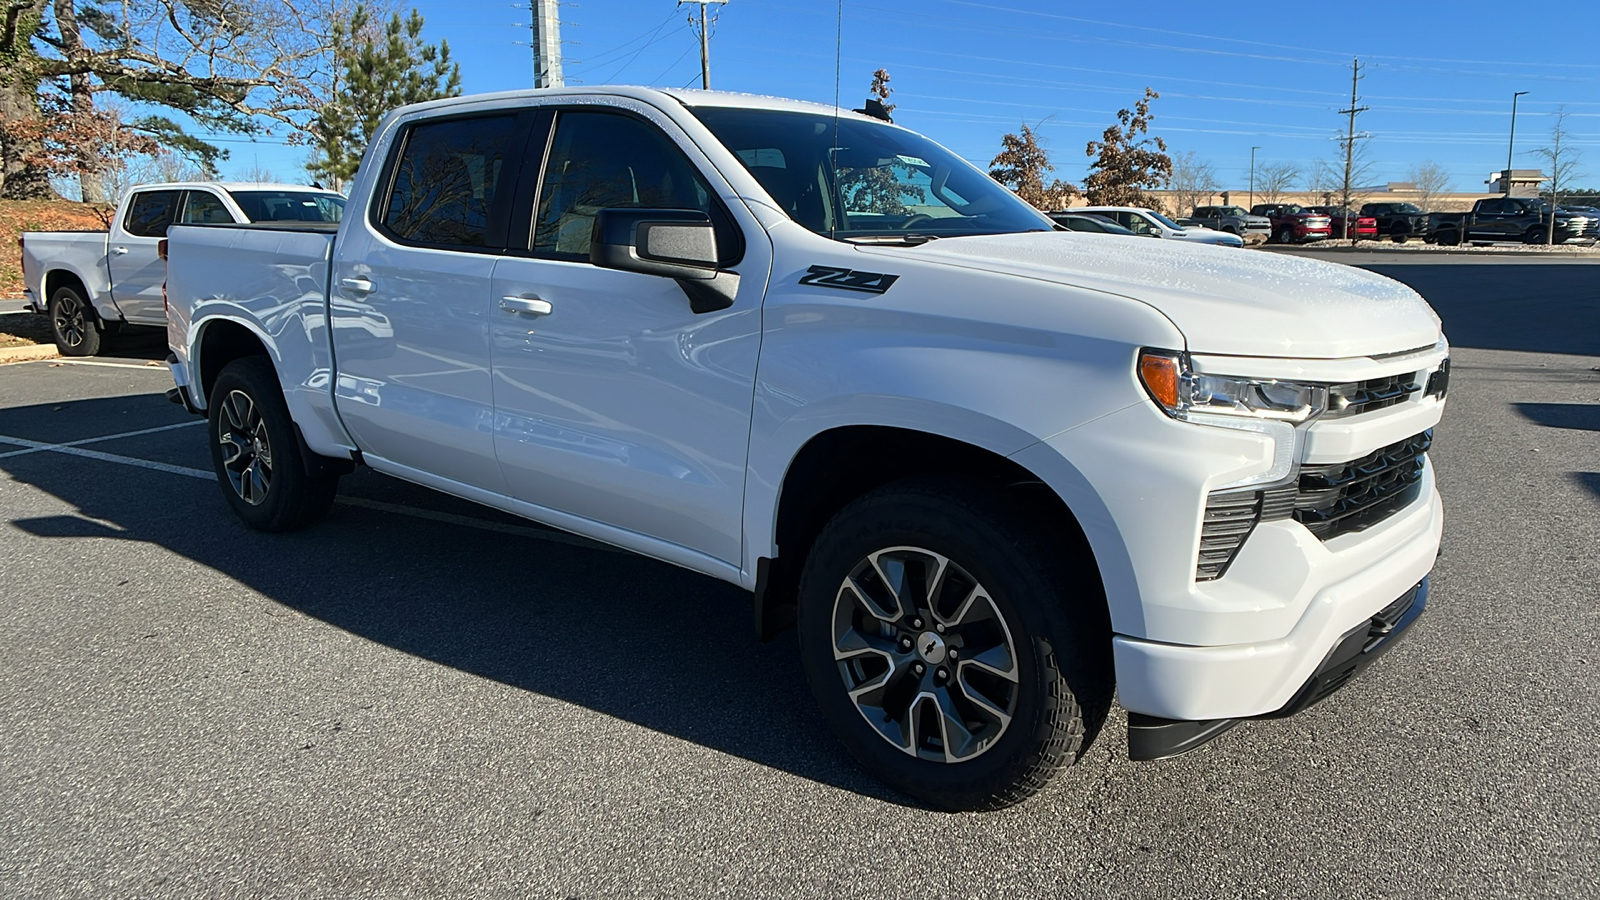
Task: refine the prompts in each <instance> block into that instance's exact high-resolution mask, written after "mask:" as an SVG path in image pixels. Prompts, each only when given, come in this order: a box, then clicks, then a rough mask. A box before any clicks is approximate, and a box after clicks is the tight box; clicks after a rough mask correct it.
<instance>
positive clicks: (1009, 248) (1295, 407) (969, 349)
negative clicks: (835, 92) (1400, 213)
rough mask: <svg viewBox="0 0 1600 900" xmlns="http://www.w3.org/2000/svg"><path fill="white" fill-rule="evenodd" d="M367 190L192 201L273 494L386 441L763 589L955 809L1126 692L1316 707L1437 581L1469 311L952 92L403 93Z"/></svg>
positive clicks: (198, 397)
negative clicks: (304, 217)
mask: <svg viewBox="0 0 1600 900" xmlns="http://www.w3.org/2000/svg"><path fill="white" fill-rule="evenodd" d="M349 209H350V211H351V212H350V214H349V215H348V216H346V217H345V219H344V221H342V222H340V223H339V224H338V225H337V226H336V227H333V226H317V225H312V224H302V225H296V224H293V223H288V224H279V225H272V226H257V225H233V226H191V225H176V226H174V227H173V228H172V229H171V231H170V233H169V238H168V240H169V248H168V257H169V258H168V270H167V291H168V296H169V298H170V301H171V307H170V320H169V327H168V341H169V344H170V346H171V351H172V353H171V355H170V357H169V359H168V364H169V365H170V367H171V371H172V375H173V378H174V381H175V387H174V389H173V391H172V397H173V398H174V400H175V401H176V402H181V403H183V404H185V405H186V406H187V407H188V408H189V409H190V410H191V411H193V412H196V413H200V414H203V415H205V416H207V417H208V438H207V441H208V444H209V447H210V453H211V460H212V464H213V466H214V468H215V471H216V474H217V480H218V483H219V485H220V492H221V494H222V496H223V498H225V501H226V503H227V504H228V505H230V506H231V507H232V509H233V510H234V512H235V513H237V515H238V516H239V517H240V518H241V519H243V521H244V522H245V523H246V524H247V525H249V526H250V527H254V528H257V529H264V530H269V531H271V530H284V529H290V528H295V527H299V526H304V525H307V524H309V523H311V522H313V521H314V520H316V519H317V518H318V517H319V516H322V515H323V514H324V513H326V512H327V511H328V510H329V507H330V504H331V503H332V501H333V498H334V495H335V491H336V490H337V485H338V481H339V477H340V475H341V474H342V473H344V472H348V471H350V470H351V469H352V468H353V467H354V466H357V465H363V466H367V467H370V468H371V469H373V470H376V471H377V472H380V473H386V474H388V475H391V476H394V477H397V478H401V479H405V480H407V481H411V482H415V483H416V484H420V485H425V486H428V487H431V488H435V489H438V490H440V491H443V492H446V493H448V494H452V495H455V496H457V497H462V498H466V499H469V500H473V501H476V502H478V503H481V504H484V505H486V506H489V507H493V508H495V509H498V510H503V511H506V512H510V513H513V514H516V515H519V516H523V517H526V518H528V519H532V520H534V521H537V522H541V523H544V524H546V525H549V526H553V527H555V528H559V529H565V530H568V531H571V532H574V533H577V534H580V535H583V536H586V537H588V538H591V539H594V540H597V541H603V542H606V543H608V544H611V545H614V546H617V547H621V548H625V549H627V550H631V551H634V552H637V553H640V554H643V555H645V556H648V557H652V558H654V559H657V560H663V561H666V562H668V563H672V564H675V565H678V566H681V567H683V568H685V569H689V570H691V571H693V572H698V573H702V574H704V575H707V576H710V577H712V578H717V579H721V580H723V581H726V582H729V583H731V584H734V585H738V586H740V587H742V588H744V589H746V590H748V591H750V592H751V594H752V596H753V607H754V611H755V622H756V628H757V632H758V634H759V635H761V636H762V637H765V638H770V637H772V636H773V635H775V634H777V633H779V632H782V631H786V630H787V629H788V628H790V627H791V626H792V627H793V628H794V630H795V632H796V634H797V640H798V645H799V655H800V659H801V662H802V664H803V667H804V670H805V673H806V676H807V678H808V681H809V682H810V685H811V688H812V690H813V693H814V695H815V697H816V702H817V703H818V705H819V707H820V709H821V712H822V716H823V719H824V721H826V722H827V723H829V725H830V726H831V728H832V729H833V730H834V731H835V732H836V733H837V735H838V736H839V738H840V739H841V741H842V742H843V744H844V745H845V746H846V747H847V748H848V749H849V750H850V751H851V752H852V753H853V754H854V755H855V756H856V757H857V758H858V759H860V760H861V761H862V763H863V764H864V765H865V766H866V767H867V768H868V769H869V770H871V771H872V772H874V773H876V774H877V775H878V776H879V777H881V778H882V779H884V780H885V781H886V782H888V783H890V784H892V785H894V786H895V787H897V788H899V789H900V790H902V791H905V792H906V793H908V794H910V795H912V796H914V797H915V798H918V799H919V800H920V801H921V802H923V803H925V804H928V805H930V806H937V807H942V808H950V809H985V808H994V807H999V806H1004V805H1007V804H1010V803H1013V802H1016V801H1018V800H1021V799H1022V798H1024V797H1027V796H1028V795H1030V794H1032V793H1033V792H1035V791H1036V790H1038V789H1039V788H1041V787H1042V786H1043V785H1044V784H1045V783H1046V781H1047V780H1048V779H1049V778H1050V776H1051V773H1052V772H1054V771H1055V770H1057V769H1058V768H1059V767H1061V766H1063V765H1067V764H1070V763H1072V762H1074V761H1075V760H1076V759H1078V758H1079V757H1080V756H1081V754H1082V753H1083V751H1084V749H1085V746H1086V744H1087V742H1088V741H1091V740H1093V736H1095V735H1096V734H1098V733H1099V732H1100V730H1101V726H1102V724H1103V723H1104V721H1105V719H1106V716H1107V712H1108V709H1109V708H1110V705H1111V703H1112V698H1113V690H1114V691H1115V692H1116V696H1117V697H1118V699H1119V700H1120V703H1121V705H1122V706H1123V707H1125V708H1126V709H1127V710H1128V714H1129V718H1128V722H1129V729H1128V733H1127V741H1128V744H1127V747H1128V752H1129V754H1130V755H1131V756H1132V757H1133V758H1135V759H1141V760H1149V759H1159V758H1163V757H1169V756H1174V755H1177V754H1179V753H1183V752H1186V751H1189V750H1193V749H1195V748H1196V747H1199V746H1201V745H1202V744H1205V743H1206V742H1207V741H1208V740H1210V739H1211V738H1213V737H1215V736H1217V735H1218V734H1220V733H1222V732H1223V731H1225V730H1227V729H1228V728H1230V727H1232V726H1234V725H1236V724H1238V723H1240V722H1243V721H1246V720H1250V719H1261V718H1273V717H1279V716H1286V715H1290V714H1292V713H1295V712H1298V711H1299V710H1302V709H1305V708H1306V707H1308V706H1310V705H1311V704H1313V703H1317V702H1319V701H1321V700H1323V699H1324V698H1325V697H1327V696H1328V695H1330V694H1331V693H1332V692H1334V691H1335V689H1337V688H1338V687H1339V686H1341V685H1343V684H1344V683H1346V682H1347V681H1348V680H1349V679H1350V678H1351V676H1352V675H1354V674H1355V673H1357V672H1359V671H1360V670H1362V669H1364V668H1365V667H1366V666H1368V664H1370V663H1371V662H1372V661H1373V660H1374V659H1375V658H1377V657H1378V655H1379V654H1381V653H1384V652H1385V651H1387V650H1389V648H1391V647H1392V646H1393V645H1394V644H1395V642H1396V639H1397V638H1399V637H1400V635H1401V634H1402V633H1404V632H1405V631H1406V630H1407V628H1408V627H1409V626H1411V625H1412V623H1413V622H1414V621H1415V620H1416V619H1417V617H1418V616H1419V615H1420V614H1421V613H1422V610H1423V608H1424V605H1425V603H1426V599H1427V593H1428V581H1427V576H1428V573H1429V571H1430V569H1431V568H1432V566H1433V562H1434V557H1435V555H1436V553H1437V550H1438V547H1439V537H1440V531H1441V528H1442V523H1443V513H1442V509H1441V505H1440V500H1439V493H1438V491H1437V490H1436V488H1435V485H1434V470H1433V467H1432V466H1431V465H1430V463H1429V458H1428V448H1429V445H1430V442H1431V441H1432V433H1433V432H1432V429H1433V427H1434V425H1435V423H1436V422H1438V421H1439V417H1440V414H1441V412H1442V411H1443V408H1444V403H1445V393H1446V387H1447V384H1448V371H1449V369H1448V359H1447V356H1448V345H1447V344H1446V342H1445V338H1444V336H1443V334H1442V333H1441V330H1440V323H1439V319H1438V318H1437V317H1436V316H1435V315H1434V313H1433V311H1432V309H1430V308H1429V306H1428V304H1427V303H1425V302H1424V301H1423V300H1422V298H1421V297H1419V296H1418V295H1417V294H1416V293H1414V292H1413V291H1411V290H1410V289H1409V288H1406V287H1404V286H1402V285H1400V284H1398V283H1396V282H1394V281H1391V280H1389V279H1386V278H1383V277H1380V276H1378V275H1374V274H1370V273H1367V272H1364V271H1362V270H1359V269H1354V268H1347V267H1344V266H1338V265H1333V264H1328V263H1322V262H1318V261H1314V260H1304V259H1296V258H1288V257H1281V256H1261V255H1256V254H1244V253H1230V252H1224V251H1220V250H1218V249H1216V248H1214V247H1206V246H1193V245H1187V244H1184V243H1182V242H1180V241H1152V240H1148V239H1146V238H1140V237H1123V236H1117V235H1109V234H1097V235H1089V234H1076V233H1072V232H1068V231H1062V230H1058V229H1056V228H1055V227H1054V225H1053V224H1052V223H1051V221H1050V220H1049V219H1047V218H1046V217H1045V216H1044V215H1043V214H1041V213H1040V212H1038V211H1036V210H1034V209H1033V208H1032V207H1030V206H1028V205H1027V204H1026V203H1024V202H1022V201H1021V200H1019V199H1018V198H1017V197H1016V196H1015V195H1014V194H1012V193H1010V192H1009V191H1007V190H1005V189H1004V188H1003V187H1002V186H1000V185H999V184H997V183H996V182H995V181H994V180H993V179H991V178H990V177H989V176H988V175H987V174H986V173H984V172H983V171H981V170H979V169H977V168H975V167H973V166H972V165H970V164H968V163H967V162H965V161H964V160H963V159H962V158H961V157H960V156H958V155H957V154H955V153H952V152H950V151H949V150H946V149H945V148H943V147H941V146H939V145H938V144H936V143H934V142H932V141H930V140H928V139H927V138H924V137H922V136H920V135H918V134H916V133H914V132H912V131H908V130H906V129H904V128H901V127H898V126H895V125H892V124H889V123H886V122H883V121H880V120H877V119H873V118H868V117H865V116H861V115H856V114H853V113H850V112H846V111H844V110H840V109H835V108H834V107H831V106H820V105H816V104H811V103H801V102H794V101H788V100H780V99H773V98H763V97H752V96H748V95H741V94H730V93H717V92H701V91H689V90H665V91H663V90H651V89H645V88H624V87H606V88H566V89H557V90H539V91H521V92H510V93H504V94H493V95H486V96H481V97H458V98H452V99H448V100H437V101H432V102H429V103H424V104H420V105H416V106H408V107H402V108H400V109H398V110H395V111H393V112H391V113H389V114H388V116H387V117H386V118H385V119H384V120H383V121H382V123H381V126H380V127H379V129H378V130H377V132H376V134H375V135H374V137H373V140H372V142H371V144H370V145H369V146H368V148H367V151H366V156H365V159H364V160H363V162H362V164H361V168H360V172H359V174H358V175H357V176H356V179H355V182H354V184H353V187H352V192H351V195H350V207H349ZM519 552H526V553H532V554H537V553H539V552H541V551H539V550H537V549H529V550H526V551H519ZM532 571H533V570H530V572H532ZM530 577H533V576H530ZM506 589H507V590H517V589H519V586H517V585H507V586H506ZM658 613H659V614H660V615H672V614H673V613H672V611H671V610H669V609H661V610H659V611H658ZM603 630H604V629H603V627H601V628H600V631H603ZM597 639H603V638H600V637H598V635H597ZM1381 731H1382V729H1381V728H1374V738H1373V739H1374V740H1380V739H1382V738H1381V737H1380V734H1381Z"/></svg>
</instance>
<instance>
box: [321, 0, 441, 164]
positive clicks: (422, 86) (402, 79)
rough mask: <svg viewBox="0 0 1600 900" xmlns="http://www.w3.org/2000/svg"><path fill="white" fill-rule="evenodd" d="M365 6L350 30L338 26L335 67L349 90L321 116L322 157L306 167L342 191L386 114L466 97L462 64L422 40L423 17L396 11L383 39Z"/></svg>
mask: <svg viewBox="0 0 1600 900" xmlns="http://www.w3.org/2000/svg"><path fill="white" fill-rule="evenodd" d="M370 24H371V23H370V19H369V18H368V15H367V10H366V8H365V7H363V6H357V7H356V10H355V13H354V14H353V15H352V16H351V17H350V24H349V25H348V26H345V25H340V24H336V25H335V26H334V31H333V45H334V47H335V48H342V49H336V51H335V55H336V63H337V64H338V65H340V66H342V67H343V69H344V75H345V78H344V87H343V90H342V91H341V92H340V93H339V95H338V96H336V97H335V98H334V100H333V102H331V103H329V104H327V105H326V106H324V107H323V108H322V109H321V110H319V111H318V113H317V118H316V121H315V122H313V123H312V125H311V129H310V130H311V133H312V137H313V142H314V144H315V146H316V150H317V156H316V157H315V158H314V159H313V160H312V161H311V162H310V163H309V164H308V165H307V166H306V170H307V171H309V172H310V173H311V174H312V175H315V176H318V177H319V178H324V179H326V180H328V181H329V182H332V184H331V186H332V187H334V188H335V189H341V188H343V186H344V185H345V184H347V183H348V182H349V181H350V179H351V178H353V177H355V174H356V170H357V169H358V168H360V166H361V154H362V153H364V152H365V151H366V148H367V143H368V142H370V141H371V140H372V136H373V134H374V133H375V132H376V131H377V130H378V123H379V122H380V121H382V120H383V116H384V115H385V114H386V113H388V112H389V111H390V110H392V109H394V108H395V107H397V106H404V105H406V104H408V103H421V102H423V101H425V100H437V99H440V98H442V97H458V96H460V95H461V66H460V64H459V63H455V62H452V61H451V59H450V44H449V42H447V41H440V42H439V43H438V44H437V45H434V44H428V43H425V42H424V41H423V40H422V24H423V23H422V14H421V13H418V12H417V11H416V10H415V9H413V10H412V11H411V16H410V17H409V18H407V19H404V20H402V19H401V18H400V14H399V13H395V14H394V16H393V17H392V18H391V19H390V20H389V22H388V24H387V25H385V26H384V29H383V33H382V34H381V35H374V34H373V29H371V28H369V27H368V26H369V25H370Z"/></svg>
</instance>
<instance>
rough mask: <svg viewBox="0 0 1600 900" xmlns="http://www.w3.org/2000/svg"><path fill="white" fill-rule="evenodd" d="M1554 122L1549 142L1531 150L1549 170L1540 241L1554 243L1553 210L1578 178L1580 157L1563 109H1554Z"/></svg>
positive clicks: (1554, 210) (1554, 225)
mask: <svg viewBox="0 0 1600 900" xmlns="http://www.w3.org/2000/svg"><path fill="white" fill-rule="evenodd" d="M1555 117H1556V123H1555V124H1554V125H1552V126H1550V143H1548V144H1546V145H1545V146H1543V147H1540V148H1538V149H1536V150H1534V151H1533V152H1534V155H1536V156H1538V157H1539V158H1540V159H1543V160H1544V165H1545V167H1546V168H1548V169H1549V170H1550V174H1548V175H1546V176H1545V181H1544V183H1545V184H1546V185H1547V186H1548V187H1547V188H1546V189H1545V191H1544V194H1545V196H1546V197H1548V198H1549V200H1550V221H1549V222H1547V223H1546V224H1545V232H1544V242H1545V243H1546V244H1554V243H1555V242H1556V215H1555V213H1556V209H1557V208H1558V207H1559V206H1560V205H1561V195H1562V192H1563V190H1565V189H1568V188H1570V187H1571V186H1572V182H1573V181H1575V180H1577V179H1578V178H1579V177H1581V174H1582V173H1580V172H1579V171H1578V157H1579V156H1580V155H1581V154H1580V153H1579V151H1578V148H1577V147H1574V146H1573V145H1572V140H1571V137H1572V136H1571V135H1570V134H1568V133H1567V108H1566V107H1565V106H1562V107H1558V108H1557V109H1556V112H1555Z"/></svg>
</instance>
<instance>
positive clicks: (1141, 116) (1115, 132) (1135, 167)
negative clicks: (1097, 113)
mask: <svg viewBox="0 0 1600 900" xmlns="http://www.w3.org/2000/svg"><path fill="white" fill-rule="evenodd" d="M1160 96H1161V95H1160V94H1158V93H1156V92H1155V91H1153V90H1151V89H1149V88H1145V89H1144V97H1143V99H1141V100H1140V101H1139V102H1138V103H1135V104H1134V105H1133V109H1131V110H1127V109H1122V110H1118V111H1117V121H1118V122H1119V123H1120V124H1117V125H1113V126H1111V127H1110V128H1107V129H1106V130H1105V133H1104V134H1103V135H1101V137H1100V140H1098V141H1090V142H1089V146H1088V149H1087V150H1086V151H1085V154H1086V155H1087V156H1092V157H1096V159H1095V161H1094V162H1092V163H1090V164H1089V177H1087V178H1085V179H1084V180H1083V193H1084V196H1085V197H1087V198H1088V199H1089V203H1090V205H1092V206H1142V207H1147V208H1149V207H1154V206H1155V204H1156V200H1155V198H1154V197H1152V196H1151V195H1149V194H1147V193H1145V191H1147V190H1155V189H1157V188H1159V187H1161V186H1162V185H1164V184H1166V183H1167V180H1168V179H1170V178H1171V177H1172V158H1171V157H1170V156H1168V155H1167V142H1166V141H1163V140H1162V139H1161V138H1158V137H1144V138H1141V137H1139V136H1140V135H1143V134H1148V133H1149V131H1150V119H1151V116H1150V101H1151V100H1154V99H1156V98H1157V97H1160Z"/></svg>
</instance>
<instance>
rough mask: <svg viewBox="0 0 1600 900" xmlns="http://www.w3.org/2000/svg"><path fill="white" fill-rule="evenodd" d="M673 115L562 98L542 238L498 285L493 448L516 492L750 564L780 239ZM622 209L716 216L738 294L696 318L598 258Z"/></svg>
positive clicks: (506, 263)
mask: <svg viewBox="0 0 1600 900" xmlns="http://www.w3.org/2000/svg"><path fill="white" fill-rule="evenodd" d="M662 124H665V123H662ZM662 124H657V123H653V122H650V121H646V120H645V119H643V118H638V117H635V116H632V115H624V114H621V113H615V112H599V111H576V110H573V111H569V110H560V111H557V113H556V120H555V124H554V129H553V137H552V139H551V145H550V148H549V157H548V160H547V162H546V163H545V169H544V171H545V177H544V181H543V183H542V185H541V186H540V192H539V198H538V200H537V206H536V207H535V208H534V210H533V215H532V217H531V218H532V221H531V222H530V223H529V224H530V228H529V231H530V232H531V235H526V236H525V237H526V238H528V243H527V244H526V245H524V248H522V252H521V253H515V250H516V248H515V246H513V255H508V256H507V257H505V258H503V259H501V260H500V262H499V263H498V265H497V266H496V267H495V272H494V284H493V289H492V290H491V291H490V294H491V296H492V297H493V300H494V302H493V306H492V308H491V310H490V322H491V333H492V335H493V342H494V405H495V424H494V442H495V449H496V451H497V453H498V455H499V459H500V465H501V468H502V470H503V471H504V472H505V477H506V481H507V485H508V487H509V489H510V492H511V494H512V495H513V496H515V497H517V498H518V499H521V500H524V501H526V502H529V503H533V504H536V505H538V506H542V507H545V508H548V509H553V510H557V511H559V512H563V513H567V514H570V515H574V516H578V517H581V518H583V519H588V520H592V521H597V522H604V523H607V524H610V525H614V526H618V527H620V528H623V529H626V530H627V531H630V532H633V533H636V534H639V535H644V536H647V537H651V538H658V539H661V540H665V541H669V542H671V543H673V544H677V545H680V546H682V547H685V548H687V549H689V550H692V551H697V552H698V553H701V554H705V555H707V556H710V557H712V558H714V559H716V560H720V561H722V562H725V563H732V564H738V563H739V562H740V560H741V558H742V540H741V533H742V528H741V520H742V512H743V502H744V475H745V456H746V449H747V445H748V442H749V436H750V407H751V396H752V390H753V387H754V379H755V367H756V355H757V350H758V348H759V339H760V327H761V326H760V322H761V317H760V309H761V299H762V295H763V293H764V291H765V289H766V278H767V273H768V270H769V268H770V264H771V249H770V245H769V244H768V243H767V241H766V237H765V234H764V233H763V232H761V231H760V230H759V229H758V228H757V227H756V225H755V223H754V220H753V219H750V218H749V216H748V213H747V212H746V211H744V210H742V209H738V212H739V215H740V218H739V219H735V218H734V215H733V214H732V213H731V212H730V210H732V209H737V206H736V204H737V203H738V201H737V200H736V199H733V195H732V192H731V190H728V189H726V188H725V187H724V186H722V182H721V180H720V179H716V178H709V179H708V178H707V177H706V176H705V175H704V174H702V173H703V172H704V171H709V170H710V167H709V165H706V164H704V163H702V164H700V165H697V164H696V163H694V162H692V161H691V160H690V158H689V153H688V152H686V151H685V150H684V149H680V147H679V145H678V144H677V143H675V142H674V141H673V140H672V139H671V138H669V137H668V135H667V134H666V133H665V132H664V131H663V129H662ZM668 127H670V126H668ZM685 143H687V142H685ZM690 152H693V153H695V155H698V151H690ZM712 185H717V186H718V187H716V188H714V187H713V186H712ZM722 198H728V199H727V200H725V199H722ZM611 207H639V208H653V209H660V208H670V209H697V210H700V211H702V212H705V213H707V214H709V215H710V216H711V218H712V220H713V222H715V223H716V227H717V231H718V253H719V256H720V257H721V260H722V263H723V266H724V268H725V269H732V270H734V271H737V272H738V273H739V276H740V284H739V289H738V294H737V297H736V300H735V302H734V304H733V306H732V307H730V308H728V309H725V310H722V311H719V312H714V313H707V314H703V315H697V314H695V313H694V312H693V311H692V310H691V309H690V308H689V301H688V298H687V297H685V296H684V293H683V290H682V289H681V288H680V287H679V286H678V284H677V283H676V282H675V281H673V280H672V279H668V278H660V277H656V276H650V275H640V274H636V273H632V272H619V271H615V270H610V269H602V268H598V267H596V266H594V265H591V264H590V263H589V261H588V258H589V237H590V230H591V228H592V226H593V223H594V216H595V212H596V211H597V210H600V209H604V208H611ZM740 222H743V223H744V224H743V225H741V224H740ZM746 236H748V239H746ZM513 241H515V237H513Z"/></svg>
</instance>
